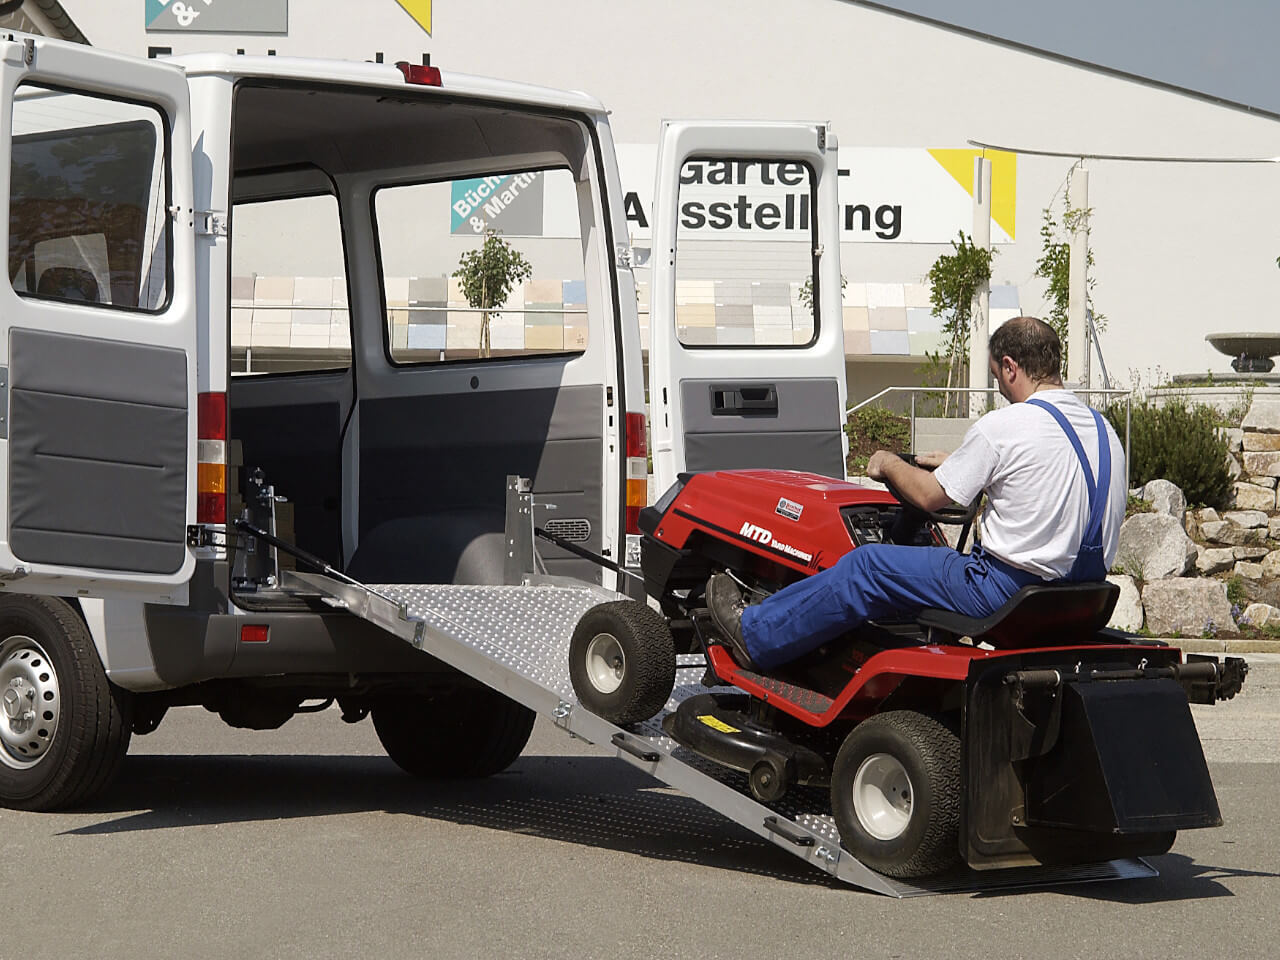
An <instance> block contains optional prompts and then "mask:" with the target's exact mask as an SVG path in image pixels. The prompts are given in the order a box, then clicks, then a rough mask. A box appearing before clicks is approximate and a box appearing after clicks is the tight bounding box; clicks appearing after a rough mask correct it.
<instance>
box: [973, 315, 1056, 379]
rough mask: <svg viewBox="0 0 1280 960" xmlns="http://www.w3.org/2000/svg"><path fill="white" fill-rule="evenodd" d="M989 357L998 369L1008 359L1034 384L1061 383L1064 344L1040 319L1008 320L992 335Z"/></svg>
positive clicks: (988, 343)
mask: <svg viewBox="0 0 1280 960" xmlns="http://www.w3.org/2000/svg"><path fill="white" fill-rule="evenodd" d="M987 353H988V354H989V355H990V357H991V360H992V361H993V362H994V364H995V365H996V366H999V365H1000V362H1001V360H1003V359H1004V358H1005V357H1008V358H1009V359H1011V360H1012V361H1013V362H1014V363H1016V364H1017V365H1018V366H1019V367H1021V368H1022V371H1023V372H1024V373H1025V374H1026V375H1027V376H1028V377H1029V378H1031V379H1032V380H1037V381H1041V382H1045V381H1049V382H1055V381H1056V382H1061V378H1062V341H1061V340H1059V339H1058V332H1057V331H1056V330H1054V329H1053V327H1051V326H1049V324H1047V323H1045V322H1044V321H1043V320H1040V319H1037V318H1036V317H1014V318H1013V319H1012V320H1006V321H1005V322H1004V323H1003V324H1001V325H1000V326H999V327H997V328H996V332H995V333H993V334H991V339H990V340H988V341H987Z"/></svg>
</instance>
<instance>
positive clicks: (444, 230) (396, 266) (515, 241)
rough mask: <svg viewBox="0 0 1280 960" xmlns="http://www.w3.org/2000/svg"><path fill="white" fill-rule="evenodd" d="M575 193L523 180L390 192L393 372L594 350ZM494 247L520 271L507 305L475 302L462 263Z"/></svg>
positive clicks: (507, 177)
mask: <svg viewBox="0 0 1280 960" xmlns="http://www.w3.org/2000/svg"><path fill="white" fill-rule="evenodd" d="M578 197H579V185H578V184H577V183H576V182H575V181H574V179H573V176H572V175H571V174H570V173H569V171H568V170H527V171H516V172H508V173H499V174H492V175H486V176H483V177H475V178H468V179H460V180H452V181H444V182H438V183H424V184H413V185H407V186H405V185H402V186H389V187H383V188H381V189H379V190H378V191H377V193H376V194H375V197H374V213H375V216H376V217H377V229H378V244H379V249H380V251H381V255H382V288H383V293H384V296H385V308H386V330H387V343H388V349H389V352H390V356H391V359H392V361H393V362H396V363H438V362H440V361H444V360H477V359H488V358H495V359H496V358H501V357H517V356H537V355H539V354H555V353H569V352H581V351H583V350H585V349H586V347H587V300H586V285H585V283H584V282H583V278H584V275H585V272H584V263H585V261H584V252H583V246H582V233H581V226H580V223H579V210H578ZM490 235H492V236H494V237H496V239H497V240H498V241H500V242H502V243H503V244H506V245H507V246H508V247H509V248H510V250H511V251H512V253H513V254H514V255H517V256H518V257H519V260H518V261H516V262H517V264H521V265H522V266H521V267H520V268H519V269H514V270H512V274H514V279H513V280H512V282H511V283H510V284H509V288H508V290H507V291H506V295H505V296H504V297H498V298H496V299H495V297H494V296H493V293H492V291H489V290H488V289H486V288H485V286H484V284H483V283H482V284H481V285H480V287H479V289H478V290H477V289H475V288H473V289H472V290H471V293H470V296H469V295H468V290H467V284H466V283H465V281H464V278H463V277H460V276H457V273H458V271H459V269H460V265H461V262H462V260H463V258H464V256H466V255H468V254H470V253H475V254H479V253H480V252H481V251H482V249H483V247H484V244H485V240H486V237H487V236H490Z"/></svg>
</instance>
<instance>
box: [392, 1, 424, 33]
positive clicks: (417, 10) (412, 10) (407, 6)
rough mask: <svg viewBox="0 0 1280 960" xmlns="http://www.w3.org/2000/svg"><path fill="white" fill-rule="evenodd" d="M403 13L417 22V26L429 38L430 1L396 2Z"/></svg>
mask: <svg viewBox="0 0 1280 960" xmlns="http://www.w3.org/2000/svg"><path fill="white" fill-rule="evenodd" d="M396 3H398V4H400V6H402V7H404V12H405V13H407V14H408V15H409V16H411V17H413V19H414V20H417V21H418V26H420V27H421V28H422V29H423V30H425V31H427V36H431V0H396Z"/></svg>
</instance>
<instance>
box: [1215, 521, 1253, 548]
mask: <svg viewBox="0 0 1280 960" xmlns="http://www.w3.org/2000/svg"><path fill="white" fill-rule="evenodd" d="M1261 534H1262V531H1261V530H1246V529H1245V528H1244V527H1242V526H1240V524H1238V523H1232V522H1231V521H1230V520H1219V521H1217V522H1216V523H1202V524H1200V536H1201V537H1202V538H1203V539H1205V540H1207V541H1209V543H1225V544H1229V545H1231V546H1236V547H1238V546H1242V545H1243V544H1246V543H1252V542H1254V541H1255V540H1258V539H1260V538H1261Z"/></svg>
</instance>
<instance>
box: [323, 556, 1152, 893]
mask: <svg viewBox="0 0 1280 960" xmlns="http://www.w3.org/2000/svg"><path fill="white" fill-rule="evenodd" d="M299 579H301V578H299ZM305 582H306V583H307V584H308V585H310V588H311V589H315V590H317V591H318V592H319V593H320V594H322V595H323V594H324V593H325V587H324V578H321V577H316V576H313V575H312V576H306V577H305ZM366 589H367V590H368V591H370V592H371V593H373V594H374V595H376V596H377V598H378V600H379V602H380V603H385V602H387V601H389V604H387V605H388V606H390V605H391V604H395V605H399V607H400V609H401V616H402V617H403V618H405V619H407V621H408V622H409V623H411V624H412V626H411V627H410V628H409V629H398V628H396V626H395V625H388V624H387V623H385V622H384V623H383V624H382V625H383V626H385V627H387V629H390V630H391V631H392V632H393V633H396V634H397V635H399V636H402V637H404V638H405V639H406V640H408V641H409V642H411V643H413V644H414V645H415V646H418V647H420V648H422V649H424V650H426V651H427V652H429V653H431V654H432V655H433V656H436V657H438V658H439V659H441V660H443V661H445V662H446V663H449V664H451V665H452V666H454V667H457V668H458V669H459V670H462V671H463V672H465V673H467V674H469V675H470V676H473V677H475V678H476V679H478V680H481V681H482V682H484V683H487V684H488V685H489V686H491V687H494V688H495V689H497V690H499V691H501V692H502V693H505V694H506V695H508V696H510V697H512V698H513V699H515V700H517V701H519V702H521V703H523V704H525V705H526V706H528V707H530V708H531V709H533V710H535V711H537V712H539V713H542V714H544V715H548V716H550V717H551V718H552V719H553V721H554V722H555V724H556V725H557V726H559V727H560V728H562V729H564V730H566V731H568V732H570V733H573V734H575V735H577V736H580V737H582V738H583V739H585V740H588V741H590V742H592V743H594V744H597V745H599V746H601V747H603V748H606V749H608V748H609V747H613V749H614V750H615V752H616V755H617V756H618V757H619V758H621V759H623V760H625V761H626V762H629V763H631V764H632V765H634V766H637V767H639V768H640V769H642V770H644V771H646V772H648V773H650V774H651V775H653V776H654V777H656V778H657V779H659V780H661V781H663V782H665V783H667V784H669V785H671V786H673V787H676V788H677V789H679V790H682V791H683V792H684V793H686V794H687V795H689V796H691V797H693V798H694V799H695V800H698V801H700V802H702V803H704V804H706V805H707V806H708V807H710V808H711V809H713V810H715V811H717V812H718V813H720V814H722V815H724V816H726V817H728V818H730V819H731V820H734V821H735V822H737V823H739V824H741V825H742V826H744V827H745V828H747V829H748V830H750V831H752V832H753V833H755V834H757V835H758V836H760V837H763V838H765V839H767V840H769V841H771V842H773V843H775V844H777V845H778V846H780V847H782V848H783V849H785V850H788V851H789V852H791V853H793V854H795V855H796V856H798V857H800V858H801V859H804V860H806V861H808V862H809V863H812V864H813V865H814V866H816V867H818V868H819V869H822V870H824V871H826V872H827V873H829V874H831V875H833V876H835V877H837V878H839V879H840V880H843V881H845V882H847V883H850V884H854V885H856V886H859V887H862V888H864V889H868V890H873V891H876V892H879V893H884V894H888V895H890V896H896V897H903V896H917V895H921V894H926V893H935V892H961V891H974V890H987V889H993V888H997V887H1007V886H1033V885H1034V886H1042V885H1052V884H1056V883H1065V882H1073V881H1080V880H1088V879H1115V878H1119V877H1137V876H1150V875H1153V874H1154V871H1153V870H1152V869H1151V868H1150V867H1149V866H1147V865H1146V864H1145V863H1144V862H1142V861H1140V860H1126V861H1113V862H1111V863H1108V864H1098V865H1094V866H1090V867H1083V868H1082V867H1073V868H1069V869H1065V870H1064V869H1048V868H1035V869H1027V870H1006V871H989V872H982V873H979V872H974V871H967V870H966V871H963V872H961V873H958V874H955V875H951V876H946V877H938V878H933V879H931V880H929V881H927V882H915V883H902V882H899V881H894V880H890V879H889V878H887V877H883V876H881V875H880V874H878V873H875V872H874V871H872V870H870V869H868V868H867V867H865V866H864V865H863V864H861V863H860V862H859V861H857V860H856V859H854V858H853V857H852V856H851V855H850V854H848V853H847V852H846V851H844V850H843V849H842V848H841V846H840V842H839V836H838V834H837V831H836V827H835V823H834V821H833V820H832V818H831V811H830V804H829V799H828V795H827V791H826V790H820V789H809V788H797V789H795V790H793V791H792V792H790V793H789V794H788V795H787V796H786V797H784V798H783V800H781V801H780V802H778V803H774V804H762V803H760V802H758V801H757V800H755V799H754V798H753V797H752V796H751V794H750V792H749V790H748V788H747V779H746V776H745V775H744V774H740V773H737V772H736V771H732V770H728V769H726V768H724V767H721V766H720V765H719V764H715V763H712V762H711V761H708V760H705V759H703V758H702V757H700V756H698V755H696V754H693V753H691V752H690V751H688V750H686V749H685V748H683V747H681V746H679V745H678V744H676V743H675V742H674V741H672V740H671V739H670V738H669V737H667V736H665V735H664V734H663V732H662V727H661V722H662V718H663V716H665V715H666V714H667V713H669V712H671V711H673V710H675V709H676V707H677V706H678V705H679V704H680V703H681V702H682V701H683V700H685V699H687V698H688V697H691V696H694V695H695V694H699V693H706V692H708V688H706V687H704V686H702V684H701V682H700V681H701V678H702V676H703V673H704V669H705V665H704V662H703V659H702V657H701V656H694V657H681V658H680V669H679V670H678V671H677V676H676V686H675V689H674V690H673V692H672V696H671V699H670V700H669V701H668V703H667V705H666V707H665V708H664V710H663V711H662V713H660V714H659V715H658V716H657V717H654V718H653V719H652V720H649V721H647V722H645V723H643V724H640V725H638V726H637V727H635V728H633V729H629V730H624V729H622V728H620V727H617V726H615V725H613V724H611V723H609V722H608V721H606V720H603V719H601V718H600V717H597V716H595V715H593V714H591V713H589V712H588V711H586V710H585V709H582V708H581V707H580V706H579V705H578V703H577V700H576V698H575V697H574V695H573V687H572V684H571V683H570V680H569V669H568V663H569V641H570V638H571V636H572V634H573V629H574V627H575V626H576V625H577V623H578V620H579V619H580V618H581V616H582V614H583V613H585V612H586V611H587V610H588V609H590V608H591V607H592V606H594V605H595V604H597V603H602V602H608V601H610V600H617V599H620V598H619V597H618V596H617V595H616V594H614V593H612V592H610V591H607V590H604V589H602V588H600V587H594V586H591V585H588V584H581V583H577V582H575V581H560V582H557V583H555V584H546V585H537V586H520V587H517V586H455V585H435V584H429V585H420V584H382V585H374V586H370V587H368V588H366ZM350 590H351V588H350V586H346V585H338V584H336V583H334V584H333V589H332V590H331V591H330V594H329V595H330V597H331V602H332V603H333V604H334V605H335V606H339V607H346V608H349V609H351V610H352V612H353V613H356V614H357V615H364V616H368V617H369V618H371V619H372V615H369V614H365V613H363V612H362V609H361V608H359V607H358V605H356V604H353V603H351V602H350ZM363 609H368V605H366V606H365V607H364V608H363ZM375 622H377V621H375ZM419 624H421V627H420V628H419V626H418V625H419ZM401 625H402V626H404V625H405V624H404V620H402V623H401ZM411 637H412V639H410V638H411ZM721 689H723V688H721Z"/></svg>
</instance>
